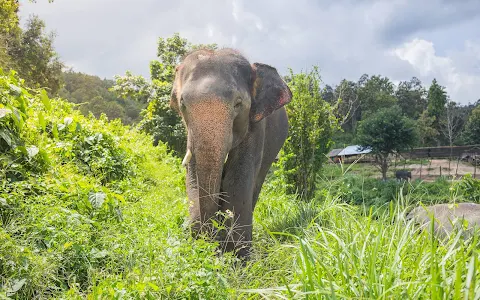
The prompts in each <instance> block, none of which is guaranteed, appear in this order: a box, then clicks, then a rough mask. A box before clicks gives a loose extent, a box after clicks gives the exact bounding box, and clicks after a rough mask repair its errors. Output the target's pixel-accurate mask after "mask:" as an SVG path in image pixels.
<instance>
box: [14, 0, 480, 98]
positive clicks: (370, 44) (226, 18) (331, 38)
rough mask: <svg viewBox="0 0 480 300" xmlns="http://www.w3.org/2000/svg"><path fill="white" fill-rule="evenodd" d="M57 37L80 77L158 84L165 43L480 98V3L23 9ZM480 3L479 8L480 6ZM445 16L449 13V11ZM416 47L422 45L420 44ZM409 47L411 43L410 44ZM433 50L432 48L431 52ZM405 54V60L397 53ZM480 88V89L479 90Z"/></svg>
mask: <svg viewBox="0 0 480 300" xmlns="http://www.w3.org/2000/svg"><path fill="white" fill-rule="evenodd" d="M21 3H22V6H21V8H20V13H21V15H22V16H23V17H24V18H25V17H26V16H27V15H29V14H31V13H37V14H38V15H39V16H40V18H42V19H44V20H45V22H46V24H47V28H48V29H49V30H56V32H57V33H58V36H57V38H56V42H55V47H56V50H57V51H58V52H59V54H60V56H61V58H62V59H63V60H64V61H66V62H75V67H76V69H77V70H78V71H83V72H89V73H93V74H96V75H99V76H101V77H104V76H105V77H112V76H113V75H114V74H124V73H125V70H131V71H132V72H134V73H137V74H142V75H144V76H148V75H149V62H150V61H151V60H152V59H155V54H156V48H157V47H156V43H157V39H158V37H168V36H171V35H172V34H173V33H175V32H179V33H180V35H181V36H183V37H185V38H187V39H188V40H189V41H190V42H192V43H217V44H218V45H219V46H220V47H235V48H236V49H237V50H239V51H241V52H242V53H244V54H245V55H246V56H247V58H248V59H249V60H250V61H252V62H262V63H267V64H270V65H272V66H274V67H276V68H277V69H278V70H279V71H280V72H281V73H283V74H285V73H287V71H288V68H292V69H293V70H294V72H299V71H302V70H305V69H309V68H311V67H312V65H318V66H319V68H320V71H321V75H322V79H323V80H324V82H325V83H328V84H332V85H335V84H337V83H338V82H340V80H341V79H343V78H346V79H349V80H353V81H356V80H358V78H359V77H360V76H361V75H362V74H364V73H367V74H370V75H373V74H380V75H383V76H387V77H389V78H390V79H391V80H392V81H393V82H398V81H400V80H402V81H403V80H409V79H410V78H411V77H412V76H416V77H418V78H420V79H421V80H422V82H423V83H424V85H428V84H429V83H430V81H431V79H433V77H436V78H437V79H438V80H439V82H440V84H442V85H446V86H447V87H448V90H449V92H450V91H451V93H452V99H454V98H455V100H457V101H461V102H462V103H467V102H468V101H472V102H473V101H476V100H477V99H478V98H480V93H477V92H476V91H477V90H478V88H474V85H476V84H478V76H479V70H480V63H479V62H480V61H479V59H478V57H479V53H480V47H479V45H480V43H479V41H475V40H472V41H470V42H468V41H469V39H474V38H478V37H477V33H478V29H477V28H479V27H480V18H476V17H475V16H477V15H478V14H479V13H480V2H478V1H474V0H468V1H467V0H466V1H461V2H458V3H457V2H455V5H453V4H451V5H450V4H448V5H447V4H445V3H444V0H425V1H422V2H415V1H413V0H411V1H407V0H392V1H382V0H369V1H355V0H336V1H333V0H318V1H312V0H297V1H295V2H292V1H288V0H264V1H248V0H230V1H217V0H205V1H202V3H201V5H198V2H197V1H194V0H184V1H156V0H136V1H131V0H102V1H98V0H68V1H55V2H54V3H52V4H50V3H48V1H46V0H45V1H37V3H36V4H32V3H30V2H28V1H27V0H21ZM476 3H478V4H476ZM445 7H447V8H448V9H447V10H445ZM414 38H417V40H415V39H414ZM406 41H408V43H405V44H403V43H404V42H406ZM430 43H433V44H430ZM392 49H396V50H397V52H395V51H393V52H392V51H391V50H392ZM479 86H480V85H479Z"/></svg>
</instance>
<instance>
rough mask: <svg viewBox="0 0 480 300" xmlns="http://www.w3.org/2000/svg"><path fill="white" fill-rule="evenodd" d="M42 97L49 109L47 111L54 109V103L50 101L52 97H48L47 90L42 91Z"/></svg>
mask: <svg viewBox="0 0 480 300" xmlns="http://www.w3.org/2000/svg"><path fill="white" fill-rule="evenodd" d="M40 99H41V100H42V103H43V105H44V106H45V108H46V109H47V111H50V110H51V109H52V103H51V102H50V99H49V98H48V95H47V92H46V91H45V90H42V91H41V92H40Z"/></svg>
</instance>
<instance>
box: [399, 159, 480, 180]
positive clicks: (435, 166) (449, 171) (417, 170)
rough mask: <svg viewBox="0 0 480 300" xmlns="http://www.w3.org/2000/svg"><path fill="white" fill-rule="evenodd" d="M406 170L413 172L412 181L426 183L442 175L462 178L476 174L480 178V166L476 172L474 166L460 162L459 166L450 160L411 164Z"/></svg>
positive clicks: (433, 160)
mask: <svg viewBox="0 0 480 300" xmlns="http://www.w3.org/2000/svg"><path fill="white" fill-rule="evenodd" d="M402 167H403V166H402ZM440 167H441V168H440ZM405 168H406V169H407V170H411V172H412V179H417V178H420V179H423V180H425V181H433V180H435V178H437V177H439V176H441V175H442V176H454V177H455V178H460V177H462V176H463V175H465V174H467V173H470V174H472V176H474V174H475V175H476V178H480V174H479V173H480V167H479V166H477V168H476V170H475V167H474V166H473V165H472V164H469V163H466V162H461V161H460V162H458V165H457V161H453V160H452V161H451V162H450V163H449V160H448V159H432V160H431V161H430V163H429V164H425V165H420V164H410V165H406V166H405ZM397 169H399V166H397ZM440 172H441V173H440Z"/></svg>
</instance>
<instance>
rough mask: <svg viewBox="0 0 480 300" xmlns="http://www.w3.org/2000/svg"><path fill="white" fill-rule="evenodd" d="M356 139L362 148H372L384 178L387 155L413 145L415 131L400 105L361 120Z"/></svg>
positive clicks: (412, 122) (413, 124) (385, 176)
mask: <svg viewBox="0 0 480 300" xmlns="http://www.w3.org/2000/svg"><path fill="white" fill-rule="evenodd" d="M356 139H357V142H358V144H359V145H361V146H362V147H361V148H362V149H367V148H370V149H371V150H372V153H373V154H374V155H375V158H376V162H377V164H378V165H379V166H380V169H381V171H382V176H383V180H386V179H387V170H388V157H389V155H391V154H394V153H397V152H400V151H402V150H407V149H409V148H411V147H413V146H414V145H415V143H416V139H417V133H416V131H415V123H414V121H412V120H411V119H409V118H407V117H405V116H403V115H402V112H401V109H400V107H398V106H393V107H391V108H384V109H381V110H379V111H378V112H377V113H375V114H373V115H372V116H371V117H370V118H369V119H366V120H363V121H361V122H360V124H359V127H358V131H357V137H356Z"/></svg>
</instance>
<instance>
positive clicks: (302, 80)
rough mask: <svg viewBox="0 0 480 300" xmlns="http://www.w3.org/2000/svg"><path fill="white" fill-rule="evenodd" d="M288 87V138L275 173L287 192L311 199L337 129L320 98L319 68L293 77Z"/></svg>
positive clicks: (330, 113)
mask: <svg viewBox="0 0 480 300" xmlns="http://www.w3.org/2000/svg"><path fill="white" fill-rule="evenodd" d="M288 85H289V87H290V89H291V91H292V94H293V97H292V102H290V103H289V104H288V105H286V106H285V108H286V110H287V113H288V118H289V137H288V139H287V141H286V142H285V144H284V146H283V148H282V151H281V154H280V160H279V163H278V165H279V166H280V171H279V173H277V174H278V175H280V177H281V178H282V179H283V181H284V184H285V186H286V189H287V192H288V193H298V194H299V195H300V197H301V198H303V199H309V198H311V197H312V196H313V195H314V193H315V189H316V185H315V184H316V181H317V178H318V174H319V172H320V171H321V169H322V165H323V164H324V163H325V161H326V159H327V158H326V154H327V153H328V151H329V150H330V147H331V144H332V135H333V133H334V131H335V130H336V129H337V120H336V118H335V116H334V115H333V113H332V112H331V107H330V105H329V104H328V103H327V102H326V101H325V100H323V99H322V97H321V91H320V75H319V73H318V68H317V67H314V68H313V70H312V71H311V72H308V73H300V74H293V72H292V71H291V70H290V77H289V80H288Z"/></svg>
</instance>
